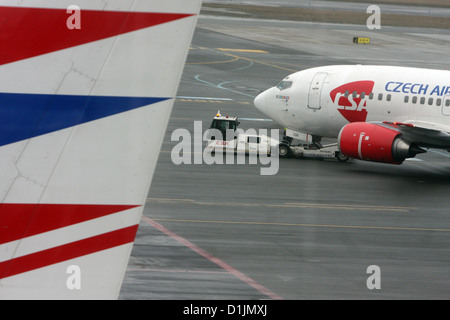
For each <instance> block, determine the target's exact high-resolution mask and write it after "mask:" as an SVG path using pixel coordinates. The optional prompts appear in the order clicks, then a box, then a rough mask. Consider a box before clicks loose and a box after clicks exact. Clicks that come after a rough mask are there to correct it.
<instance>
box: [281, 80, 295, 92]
mask: <svg viewBox="0 0 450 320" xmlns="http://www.w3.org/2000/svg"><path fill="white" fill-rule="evenodd" d="M290 87H292V81H285V80H283V81H281V82H280V83H279V84H278V85H277V88H278V89H280V90H286V89H289V88H290Z"/></svg>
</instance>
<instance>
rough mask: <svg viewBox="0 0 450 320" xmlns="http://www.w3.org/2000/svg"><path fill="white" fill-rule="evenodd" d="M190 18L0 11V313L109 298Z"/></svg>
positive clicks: (3, 2) (187, 5)
mask: <svg viewBox="0 0 450 320" xmlns="http://www.w3.org/2000/svg"><path fill="white" fill-rule="evenodd" d="M73 3H76V4H77V6H73ZM200 7H201V1H200V0H165V1H148V0H77V1H75V2H74V1H72V0H21V1H11V0H0V16H1V17H5V18H3V19H2V20H1V23H0V25H1V28H0V34H1V36H0V121H1V124H0V168H1V171H0V202H1V203H0V300H4V299H115V298H117V297H118V295H119V292H120V288H121V284H122V280H123V277H124V274H125V271H126V268H127V264H128V259H129V256H130V253H131V249H132V246H133V242H134V239H135V235H136V231H137V229H138V225H139V222H140V220H141V215H142V212H143V208H144V204H145V201H146V198H147V194H148V190H149V187H150V183H151V180H152V176H153V172H154V169H155V166H156V162H157V159H158V155H159V150H160V148H161V144H162V140H163V137H164V134H165V131H166V127H167V123H168V121H169V116H170V114H171V110H172V106H173V101H174V97H175V95H176V92H177V88H178V84H179V81H180V78H181V74H182V70H183V67H184V64H185V61H186V57H187V53H188V50H189V45H190V42H191V39H192V36H193V33H194V29H195V26H196V22H197V17H198V13H199V11H200Z"/></svg>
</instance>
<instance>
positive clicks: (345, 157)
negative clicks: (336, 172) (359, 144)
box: [336, 152, 349, 162]
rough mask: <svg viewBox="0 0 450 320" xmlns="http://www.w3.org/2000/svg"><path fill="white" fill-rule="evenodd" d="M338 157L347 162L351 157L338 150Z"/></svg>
mask: <svg viewBox="0 0 450 320" xmlns="http://www.w3.org/2000/svg"><path fill="white" fill-rule="evenodd" d="M336 158H337V159H338V160H339V162H347V161H348V159H349V157H348V156H346V155H343V154H342V153H340V152H337V155H336Z"/></svg>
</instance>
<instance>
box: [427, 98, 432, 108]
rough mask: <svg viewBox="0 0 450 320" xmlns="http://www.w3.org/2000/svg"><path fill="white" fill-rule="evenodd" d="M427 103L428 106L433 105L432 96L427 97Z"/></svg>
mask: <svg viewBox="0 0 450 320" xmlns="http://www.w3.org/2000/svg"><path fill="white" fill-rule="evenodd" d="M428 105H430V106H432V105H433V98H429V99H428Z"/></svg>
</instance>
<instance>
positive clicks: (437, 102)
mask: <svg viewBox="0 0 450 320" xmlns="http://www.w3.org/2000/svg"><path fill="white" fill-rule="evenodd" d="M441 104H442V99H441V98H438V99H436V105H437V106H438V107H440V106H441Z"/></svg>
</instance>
